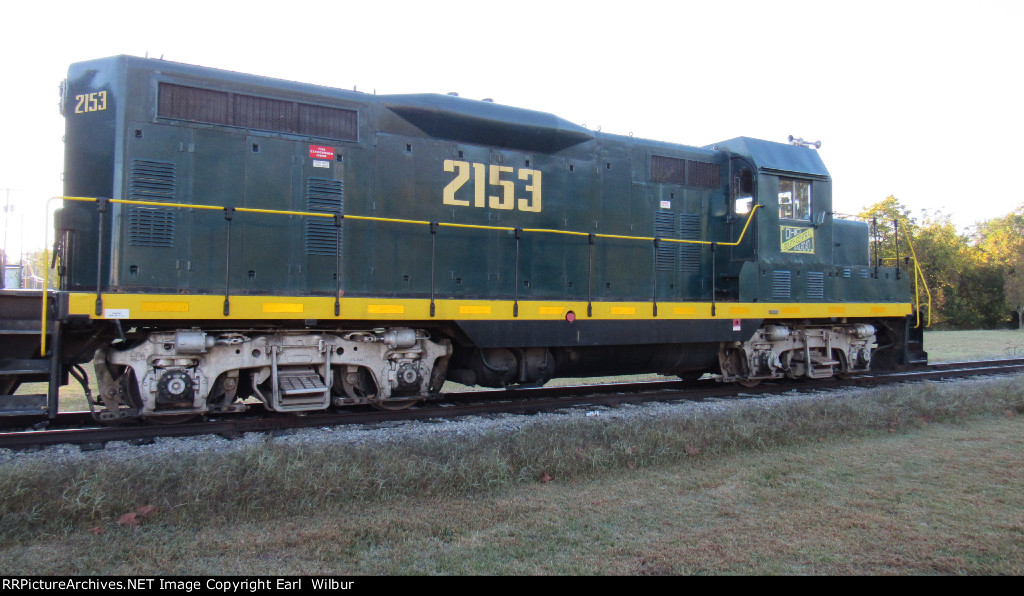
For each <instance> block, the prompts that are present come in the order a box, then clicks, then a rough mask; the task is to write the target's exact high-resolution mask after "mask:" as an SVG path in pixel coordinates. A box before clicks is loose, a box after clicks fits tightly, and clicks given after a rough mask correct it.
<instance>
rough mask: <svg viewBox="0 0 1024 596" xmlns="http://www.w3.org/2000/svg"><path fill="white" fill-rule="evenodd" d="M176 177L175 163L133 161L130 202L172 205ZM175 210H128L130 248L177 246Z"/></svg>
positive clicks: (129, 175) (161, 208) (129, 177)
mask: <svg viewBox="0 0 1024 596" xmlns="http://www.w3.org/2000/svg"><path fill="white" fill-rule="evenodd" d="M176 185H177V176H176V172H175V167H174V164H173V163H170V162H164V161H149V160H142V159H136V160H133V161H132V163H131V166H130V167H129V170H128V199H129V200H132V201H153V202H165V203H171V202H174V201H175V188H176ZM174 222H175V210H174V209H173V208H171V207H145V206H142V205H130V206H129V207H128V244H129V245H130V246H153V247H158V248H172V247H174Z"/></svg>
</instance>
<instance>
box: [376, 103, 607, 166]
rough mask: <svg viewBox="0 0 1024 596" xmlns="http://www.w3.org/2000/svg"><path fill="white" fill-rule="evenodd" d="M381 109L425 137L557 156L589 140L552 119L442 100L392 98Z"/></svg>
mask: <svg viewBox="0 0 1024 596" xmlns="http://www.w3.org/2000/svg"><path fill="white" fill-rule="evenodd" d="M384 106H385V107H386V108H388V109H389V110H391V111H392V112H394V113H395V114H397V115H398V116H400V117H401V118H402V119H403V120H405V121H406V122H408V123H409V124H412V125H413V126H415V127H416V128H418V129H419V130H420V131H422V132H423V133H424V134H425V135H427V136H430V137H436V138H442V139H447V140H450V141H458V142H463V143H470V144H474V145H492V146H498V147H504V148H507V149H517V150H520V151H537V152H541V153H557V152H559V151H562V150H564V149H568V148H569V147H572V146H574V145H578V144H580V143H583V142H586V141H589V140H591V139H593V138H594V135H593V133H591V132H590V131H589V130H587V129H585V128H583V127H582V126H577V125H576V124H573V123H571V122H569V121H567V120H563V119H561V118H559V117H557V116H555V115H553V114H547V113H544V112H535V111H533V110H524V109H521V108H513V107H509V106H503V105H498V104H494V103H490V102H486V101H477V100H472V99H463V98H459V97H452V96H447V95H436V94H414V95H391V96H388V97H387V99H386V100H385V101H384Z"/></svg>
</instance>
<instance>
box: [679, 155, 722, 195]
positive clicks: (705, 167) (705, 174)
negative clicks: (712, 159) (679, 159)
mask: <svg viewBox="0 0 1024 596" xmlns="http://www.w3.org/2000/svg"><path fill="white" fill-rule="evenodd" d="M688 166H689V168H688V169H689V171H688V172H687V174H686V179H687V181H688V183H689V185H690V186H699V187H701V188H718V187H719V186H720V185H721V178H722V176H721V173H720V168H719V167H718V164H716V163H706V162H703V161H691V162H689V163H688Z"/></svg>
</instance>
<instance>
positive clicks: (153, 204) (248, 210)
mask: <svg viewBox="0 0 1024 596" xmlns="http://www.w3.org/2000/svg"><path fill="white" fill-rule="evenodd" d="M55 200H64V201H79V202H92V203H96V202H98V201H99V200H100V199H98V198H96V197H68V196H57V197H51V198H50V199H48V200H47V201H46V211H47V213H49V210H50V202H51V201H55ZM105 200H107V201H109V202H111V203H114V204H118V205H142V206H145V207H172V208H176V209H205V210H209V211H223V210H225V209H228V207H222V206H217V205H203V204H187V203H168V202H162V201H132V200H128V199H105ZM760 207H761V205H754V206H753V208H752V209H751V210H750V215H748V216H747V221H746V223H744V224H743V229H742V230H741V231H740V237H739V238H738V239H737V240H736V241H735V242H713V241H711V240H684V239H678V238H661V239H659V240H660V241H662V242H677V243H680V244H703V245H712V244H717V245H720V246H739V244H740V243H741V242H743V239H744V238H745V237H746V235H747V230H748V229H749V228H750V222H751V221H753V219H754V214H755V213H757V210H758V209H759V208H760ZM231 209H234V211H235V212H240V213H262V214H270V215H298V216H303V217H324V218H333V217H335V214H334V213H325V212H323V211H319V212H315V211H284V210H279V209H256V208H252V207H233V208H231ZM341 217H342V218H343V219H353V220H360V221H377V222H386V223H401V224H413V225H426V226H430V225H435V222H429V221H422V220H416V219H395V218H390V217H375V216H370V215H342V216H341ZM436 225H437V226H438V227H445V228H471V229H476V230H498V231H503V232H515V231H516V230H517V228H510V227H505V226H481V225H475V224H460V223H449V222H436ZM518 230H519V231H521V232H533V233H540V234H567V235H570V236H586V237H589V236H591V234H588V233H586V232H574V231H571V230H551V229H547V228H518ZM593 236H594V237H595V238H615V239H620V240H641V241H645V242H653V241H654V240H656V238H654V237H648V236H622V235H618V234H593ZM44 242H45V243H46V246H49V228H47V229H46V231H45V232H44ZM46 252H47V253H48V250H47V251H46ZM44 254H45V253H44ZM49 273H50V270H49V268H47V269H46V272H45V273H44V276H43V315H42V323H43V329H42V348H41V351H42V353H43V354H46V322H47V316H46V315H47V313H46V302H47V300H46V297H47V292H46V288H47V287H48V286H49V283H50V282H49V279H50V275H49Z"/></svg>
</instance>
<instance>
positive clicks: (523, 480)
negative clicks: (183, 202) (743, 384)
mask: <svg viewBox="0 0 1024 596" xmlns="http://www.w3.org/2000/svg"><path fill="white" fill-rule="evenodd" d="M986 334H992V335H988V336H986ZM1014 341H1015V336H1012V335H1006V332H980V333H979V332H934V333H929V334H928V336H927V337H926V342H928V345H929V347H928V349H929V351H930V352H931V354H932V358H933V359H934V360H958V359H963V358H980V357H986V356H991V357H998V356H1005V355H1006V353H1005V349H1006V348H1007V347H1011V344H1012V343H1013V342H1014ZM943 346H949V347H948V348H946V347H943ZM1022 380H1024V377H1020V376H1018V377H1013V378H1003V379H987V380H979V381H976V382H958V383H951V384H946V383H924V384H919V385H909V386H900V387H893V388H884V389H878V390H870V391H868V390H851V391H848V392H843V393H837V394H830V395H829V396H828V397H827V398H825V399H821V400H814V401H807V400H792V401H790V400H786V401H783V402H781V403H779V404H775V405H774V406H773V407H772V408H771V409H770V410H766V409H764V408H762V407H761V406H760V402H759V401H758V400H752V401H750V402H744V403H743V404H741V405H740V406H739V407H735V408H731V409H730V410H729V412H728V413H727V414H715V415H710V414H708V415H699V414H696V413H691V414H687V415H679V416H675V417H658V418H641V419H633V421H631V422H620V421H616V420H614V419H612V418H611V417H601V416H598V417H593V418H590V417H582V418H581V417H570V416H566V417H554V418H550V419H544V421H543V422H542V423H540V422H538V423H532V424H526V423H523V425H522V427H521V428H520V429H519V430H517V431H515V432H505V433H494V434H488V435H484V436H476V435H463V434H454V433H453V434H439V435H437V436H435V437H434V438H432V439H429V440H417V441H394V442H388V443H384V444H372V445H367V446H360V445H356V444H327V445H322V444H320V445H304V444H301V443H298V444H296V443H287V444H286V443H279V442H276V441H274V440H272V439H270V438H267V439H266V440H263V441H257V442H254V443H251V444H250V445H248V446H247V447H245V448H244V449H233V450H227V449H226V448H225V449H224V450H223V452H220V450H216V449H207V450H204V451H202V452H201V453H200V452H196V453H191V452H188V451H179V452H178V453H176V454H175V455H174V456H173V457H169V458H165V459H159V460H154V459H151V458H150V457H148V456H146V455H145V454H146V453H147V451H146V449H147V448H145V447H143V448H130V449H138V453H139V455H138V456H137V457H132V458H121V459H119V460H118V461H119V462H120V463H119V464H118V465H116V466H112V465H108V464H105V463H104V462H102V461H100V459H101V458H95V459H87V460H84V462H83V461H82V458H78V459H76V460H74V461H75V463H73V464H72V463H65V460H60V459H57V458H38V457H34V458H33V459H32V462H31V464H30V465H24V464H23V465H14V464H12V463H10V462H8V463H5V464H0V545H2V546H0V572H3V573H11V574H17V573H41V574H65V573H68V574H247V575H248V574H261V575H263V574H295V573H334V574H587V575H589V574H630V575H633V574H699V573H711V574H722V573H728V574H1011V575H1020V574H1024V540H1022V536H1024V490H1022V488H1021V487H1022V486H1024V432H1022V431H1024V417H1022V415H1024V388H1022V383H1021V382H1022ZM523 420H534V419H528V418H524V419H523ZM227 444H228V443H226V442H225V445H227ZM146 505H152V506H156V507H157V508H158V509H157V512H156V513H155V514H153V515H152V516H151V517H150V518H148V519H146V520H145V521H144V522H143V523H142V525H141V526H140V527H127V526H123V525H119V524H118V523H117V520H118V518H119V517H120V516H122V515H123V514H125V513H127V512H130V511H136V510H137V508H138V507H140V506H146ZM97 553H102V556H96V554H97Z"/></svg>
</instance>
